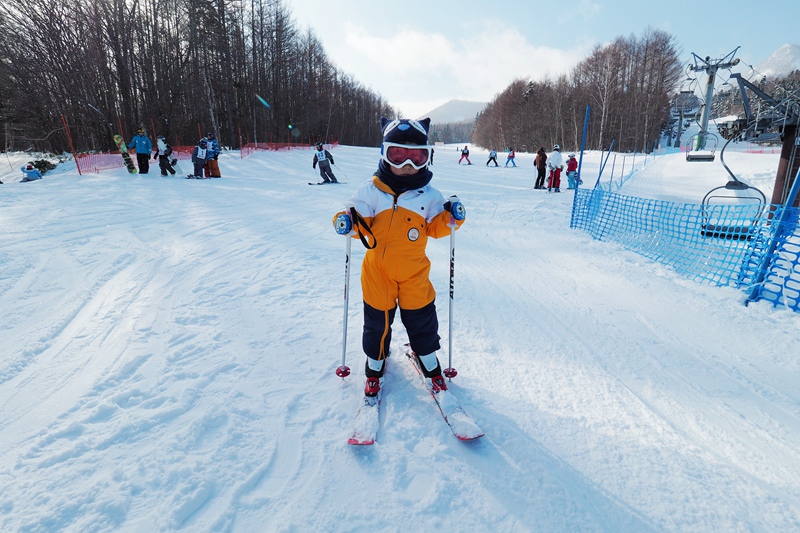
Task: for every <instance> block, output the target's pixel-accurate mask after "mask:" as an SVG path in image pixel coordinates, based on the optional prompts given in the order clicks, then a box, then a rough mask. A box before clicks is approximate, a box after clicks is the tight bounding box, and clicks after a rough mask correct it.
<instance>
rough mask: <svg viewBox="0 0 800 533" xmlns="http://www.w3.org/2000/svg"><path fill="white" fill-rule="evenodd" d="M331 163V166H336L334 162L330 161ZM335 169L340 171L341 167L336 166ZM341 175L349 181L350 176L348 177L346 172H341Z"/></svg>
mask: <svg viewBox="0 0 800 533" xmlns="http://www.w3.org/2000/svg"><path fill="white" fill-rule="evenodd" d="M331 165H333V166H335V167H336V164H335V163H331ZM336 170H338V171H339V172H342V169H341V168H339V167H336ZM342 176H344V179H346V180H348V181H350V178H348V177H347V174H345V173H344V172H342Z"/></svg>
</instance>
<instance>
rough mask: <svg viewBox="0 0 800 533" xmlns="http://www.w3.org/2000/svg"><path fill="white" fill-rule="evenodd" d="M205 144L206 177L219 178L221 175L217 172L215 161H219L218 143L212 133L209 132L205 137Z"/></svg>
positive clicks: (217, 166)
mask: <svg viewBox="0 0 800 533" xmlns="http://www.w3.org/2000/svg"><path fill="white" fill-rule="evenodd" d="M206 139H207V144H208V160H207V161H206V168H205V170H206V175H207V176H208V177H209V178H221V177H222V174H220V172H219V163H218V162H217V159H219V143H218V142H217V137H216V136H215V135H214V132H213V131H212V132H210V133H209V134H208V135H206Z"/></svg>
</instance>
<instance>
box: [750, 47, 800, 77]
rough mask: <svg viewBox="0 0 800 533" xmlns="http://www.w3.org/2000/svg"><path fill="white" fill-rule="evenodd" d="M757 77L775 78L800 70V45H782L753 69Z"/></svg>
mask: <svg viewBox="0 0 800 533" xmlns="http://www.w3.org/2000/svg"><path fill="white" fill-rule="evenodd" d="M754 70H755V72H756V73H758V74H759V75H763V76H768V77H770V78H776V77H781V76H786V75H787V74H789V73H791V72H793V71H795V70H800V44H788V43H787V44H784V45H783V46H781V47H780V48H778V49H777V50H775V52H773V54H772V55H771V56H769V57H768V58H767V59H766V60H765V61H763V62H762V63H759V64H758V65H756V67H755V69H754Z"/></svg>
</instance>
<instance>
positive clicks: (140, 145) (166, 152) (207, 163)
mask: <svg viewBox="0 0 800 533" xmlns="http://www.w3.org/2000/svg"><path fill="white" fill-rule="evenodd" d="M128 149H129V150H134V151H135V152H136V163H137V165H136V166H137V167H138V169H139V174H147V173H149V172H150V153H151V152H152V154H153V159H154V160H158V168H159V170H160V171H161V175H162V176H166V175H167V174H170V175H172V176H174V175H175V166H176V164H177V162H178V160H177V159H176V158H174V157H172V147H171V146H170V145H169V143H168V142H167V139H166V137H164V136H163V135H159V136H158V137H157V139H156V147H155V149H154V148H153V143H152V142H150V138H149V137H148V136H147V135H145V132H144V128H139V129H138V130H137V131H136V135H134V137H133V139H131V142H130V143H129V144H128ZM219 154H220V147H219V143H218V142H217V139H216V136H215V135H214V133H213V132H209V133H208V134H206V136H205V137H203V138H202V139H200V141H199V142H198V143H197V146H195V147H194V150H192V165H193V166H194V169H193V173H192V174H191V175H190V177H194V178H219V177H221V174H220V171H219V163H218V162H217V160H218V159H219Z"/></svg>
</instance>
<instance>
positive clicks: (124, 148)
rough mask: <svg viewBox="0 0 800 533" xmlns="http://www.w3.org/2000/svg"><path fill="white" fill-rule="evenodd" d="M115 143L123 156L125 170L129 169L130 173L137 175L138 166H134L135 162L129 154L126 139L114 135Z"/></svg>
mask: <svg viewBox="0 0 800 533" xmlns="http://www.w3.org/2000/svg"><path fill="white" fill-rule="evenodd" d="M114 142H115V143H117V148H119V153H120V154H122V160H123V161H124V162H125V168H127V169H128V172H130V173H131V174H136V166H134V164H133V160H131V154H129V153H128V147H127V146H126V145H125V139H123V138H122V136H121V135H114Z"/></svg>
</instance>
